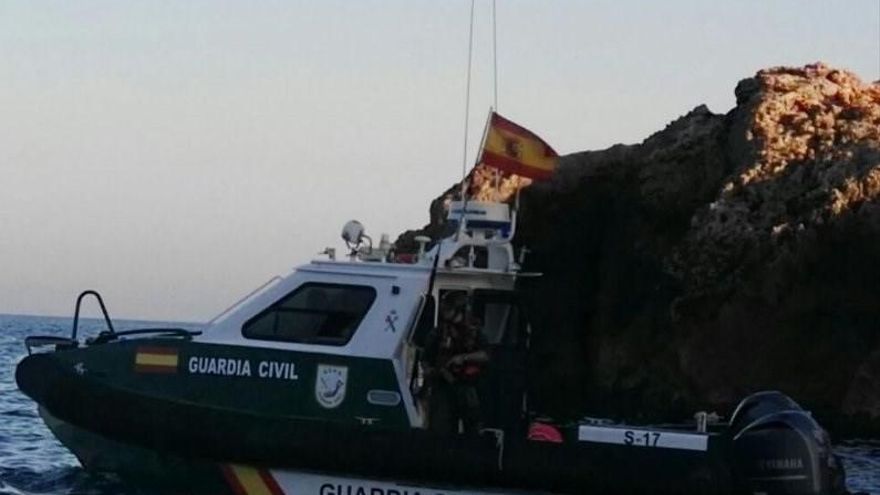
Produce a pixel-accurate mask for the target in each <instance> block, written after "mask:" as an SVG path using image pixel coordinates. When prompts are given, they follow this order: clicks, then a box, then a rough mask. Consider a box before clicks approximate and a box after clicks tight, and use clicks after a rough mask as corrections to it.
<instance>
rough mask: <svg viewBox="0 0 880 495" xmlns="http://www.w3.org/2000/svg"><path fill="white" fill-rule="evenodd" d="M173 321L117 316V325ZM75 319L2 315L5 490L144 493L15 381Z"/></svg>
mask: <svg viewBox="0 0 880 495" xmlns="http://www.w3.org/2000/svg"><path fill="white" fill-rule="evenodd" d="M162 325H168V324H167V323H157V322H136V321H114V326H116V328H117V330H122V329H130V328H137V327H156V326H162ZM172 325H173V326H182V327H189V328H193V325H187V324H172ZM70 327H71V319H69V318H45V317H33V316H11V315H0V495H27V494H53V495H54V494H65V495H66V494H70V495H73V494H77V495H79V494H88V495H119V494H136V495H150V494H146V493H143V492H142V491H140V490H138V489H137V488H135V487H132V486H128V485H125V484H123V483H121V482H120V481H118V480H115V479H113V478H111V477H107V476H97V475H94V474H90V473H87V472H85V471H83V470H82V468H80V467H79V464H77V461H76V458H75V457H73V455H71V454H70V452H68V451H67V450H66V449H65V448H64V447H62V446H61V444H59V443H58V441H57V440H55V438H54V437H53V436H52V434H51V433H49V430H48V429H46V427H45V426H44V425H43V422H42V421H41V420H40V418H39V416H38V415H37V410H36V406H35V405H34V403H33V402H31V401H30V400H29V399H28V398H27V397H25V396H24V395H23V394H21V392H19V391H18V388H17V387H16V385H15V365H16V363H18V361H19V360H20V359H21V358H22V357H24V355H25V353H26V351H25V348H24V344H23V341H24V337H25V336H26V335H36V334H39V335H65V336H66V335H69V334H70ZM103 329H104V324H103V322H102V321H99V320H82V321H81V322H80V330H79V332H80V335H85V336H90V335H95V334H97V333H98V332H99V331H100V330H103ZM836 450H837V453H838V454H839V455H840V456H841V457H842V458H843V460H844V463H845V464H846V468H847V485H848V486H849V488H850V490H852V491H854V492H855V491H863V492H868V493H876V494H880V439H877V440H852V441H841V442H840V443H839V444H838V446H837V449H836Z"/></svg>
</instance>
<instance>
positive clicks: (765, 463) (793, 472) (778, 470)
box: [730, 392, 846, 495]
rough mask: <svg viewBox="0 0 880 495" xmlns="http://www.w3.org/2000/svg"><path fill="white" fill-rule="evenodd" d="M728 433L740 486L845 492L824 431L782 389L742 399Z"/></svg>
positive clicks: (779, 491)
mask: <svg viewBox="0 0 880 495" xmlns="http://www.w3.org/2000/svg"><path fill="white" fill-rule="evenodd" d="M730 434H731V436H732V445H733V456H734V462H735V471H736V478H737V479H738V480H740V482H741V484H742V485H743V486H742V489H743V491H746V492H751V493H767V494H804V495H807V494H809V495H818V494H838V493H846V488H845V486H844V479H845V477H844V472H843V466H842V464H841V463H840V461H839V459H838V458H837V457H836V456H835V455H834V453H833V452H832V450H831V440H830V437H829V436H828V433H827V432H826V431H825V430H824V429H823V428H822V427H821V426H819V424H818V423H816V420H814V419H813V417H812V416H811V415H810V413H809V412H807V411H804V410H803V409H802V408H801V407H800V405H798V404H797V403H796V402H795V401H793V400H792V399H791V398H789V397H788V396H786V395H785V394H782V393H780V392H759V393H757V394H753V395H751V396H749V397H747V398H745V399H743V401H742V402H741V403H740V405H739V406H738V407H737V408H736V411H735V412H734V414H733V417H732V418H731V421H730Z"/></svg>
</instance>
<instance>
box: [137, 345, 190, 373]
mask: <svg viewBox="0 0 880 495" xmlns="http://www.w3.org/2000/svg"><path fill="white" fill-rule="evenodd" d="M178 361H179V359H178V354H177V349H176V348H173V347H146V346H141V347H138V348H137V350H136V351H135V355H134V370H135V371H136V372H138V373H177V363H178Z"/></svg>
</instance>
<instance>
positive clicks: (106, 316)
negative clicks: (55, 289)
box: [70, 290, 116, 341]
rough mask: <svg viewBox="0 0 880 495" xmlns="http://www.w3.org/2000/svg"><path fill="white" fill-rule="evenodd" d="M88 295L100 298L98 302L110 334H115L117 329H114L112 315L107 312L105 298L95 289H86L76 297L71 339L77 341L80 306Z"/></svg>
mask: <svg viewBox="0 0 880 495" xmlns="http://www.w3.org/2000/svg"><path fill="white" fill-rule="evenodd" d="M86 296H95V299H97V300H98V304H99V305H100V306H101V312H102V313H104V321H105V322H107V328H108V329H109V330H110V334H111V335H112V334H115V333H116V331H115V330H114V329H113V322H111V321H110V315H109V314H107V307H106V306H104V299H102V298H101V294H98V292H97V291H94V290H84V291H82V293H81V294H80V295H79V297H77V298H76V311H75V312H74V313H73V330H72V331H71V333H70V339H71V340H73V341H76V330H77V328H79V308H80V306H81V305H82V300H83V299H84V298H85V297H86Z"/></svg>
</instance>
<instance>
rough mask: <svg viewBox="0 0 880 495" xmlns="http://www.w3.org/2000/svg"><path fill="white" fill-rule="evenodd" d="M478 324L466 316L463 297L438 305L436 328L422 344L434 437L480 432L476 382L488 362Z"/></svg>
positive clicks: (452, 297) (455, 295)
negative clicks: (438, 317)
mask: <svg viewBox="0 0 880 495" xmlns="http://www.w3.org/2000/svg"><path fill="white" fill-rule="evenodd" d="M486 346H487V344H486V339H485V337H484V336H483V332H482V324H481V322H479V320H478V319H476V318H473V317H471V316H470V315H469V314H468V312H467V298H466V296H465V295H464V294H463V293H460V292H458V293H449V294H446V295H445V296H444V298H443V299H442V300H441V302H440V321H439V324H438V325H437V326H436V327H435V328H434V329H433V330H432V331H431V333H430V334H428V337H427V340H426V342H425V350H424V357H425V361H424V362H425V364H426V378H427V380H428V385H429V390H430V392H429V393H430V398H429V401H428V404H429V413H428V414H429V416H428V418H429V419H428V421H429V425H430V428H431V429H432V430H433V431H436V432H438V433H445V434H449V433H458V432H459V431H460V430H459V423H460V424H461V428H462V429H461V431H462V432H463V433H466V434H476V433H478V432H479V430H480V428H481V426H482V425H481V419H480V400H479V396H478V395H477V382H478V380H479V378H480V375H481V373H482V371H483V367H484V366H485V365H486V363H487V362H488V361H489V354H488V353H487V352H486Z"/></svg>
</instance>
